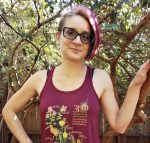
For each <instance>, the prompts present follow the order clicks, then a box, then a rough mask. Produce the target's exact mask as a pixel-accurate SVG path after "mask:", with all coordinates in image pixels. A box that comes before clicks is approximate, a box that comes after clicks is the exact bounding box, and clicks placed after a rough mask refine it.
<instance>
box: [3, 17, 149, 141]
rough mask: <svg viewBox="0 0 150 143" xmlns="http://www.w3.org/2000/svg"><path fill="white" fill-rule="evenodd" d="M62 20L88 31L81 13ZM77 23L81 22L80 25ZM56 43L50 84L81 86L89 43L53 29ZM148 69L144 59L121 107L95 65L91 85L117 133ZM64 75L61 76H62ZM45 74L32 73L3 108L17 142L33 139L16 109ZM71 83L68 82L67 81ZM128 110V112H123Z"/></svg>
mask: <svg viewBox="0 0 150 143" xmlns="http://www.w3.org/2000/svg"><path fill="white" fill-rule="evenodd" d="M68 19H69V20H66V21H65V26H66V27H71V28H74V29H76V30H77V32H78V33H81V32H83V31H86V32H90V26H89V23H88V22H87V21H86V20H85V19H84V18H82V17H81V16H73V17H70V18H68ZM79 25H80V26H79ZM56 43H57V44H58V46H59V47H60V49H61V57H62V60H61V63H62V64H61V65H59V66H57V67H56V69H55V71H54V75H53V84H54V86H55V87H56V88H58V89H59V90H63V91H71V90H74V89H77V88H78V87H80V86H81V85H82V83H83V81H84V78H85V74H86V70H87V67H86V65H84V64H83V62H84V58H85V56H86V54H87V52H88V48H89V45H87V44H83V43H82V42H81V40H80V37H79V36H77V37H76V39H74V40H69V39H66V38H65V37H63V34H62V33H59V32H57V33H56ZM149 70H150V62H149V61H147V62H145V63H144V64H143V65H142V66H141V68H140V69H139V71H138V72H137V74H136V76H135V77H134V78H133V80H132V82H131V83H130V85H129V86H128V90H127V94H126V98H125V100H124V103H123V104H122V106H121V108H120V109H119V107H118V104H117V102H116V100H115V97H114V92H113V86H112V82H111V79H110V77H109V75H108V74H107V73H106V72H105V71H103V70H100V69H95V71H94V75H93V85H94V89H95V91H96V93H97V96H98V98H99V101H100V103H101V107H102V109H103V112H104V114H105V116H106V118H107V120H108V122H109V124H110V126H111V127H112V129H113V130H114V131H116V132H118V133H124V131H125V130H126V128H127V126H128V124H129V122H130V121H131V119H132V117H133V114H134V111H135V108H136V104H137V101H138V98H139V93H140V88H141V86H142V85H143V83H144V81H145V80H146V75H147V72H148V71H149ZM62 75H63V76H62ZM46 78H47V71H46V70H42V71H39V72H37V73H36V74H34V75H33V76H31V77H30V78H29V79H28V80H27V82H26V83H25V84H24V85H23V86H22V87H21V88H20V90H18V91H17V92H16V93H15V94H14V95H13V96H12V98H11V99H10V100H9V101H8V102H7V103H6V105H5V107H4V108H3V112H2V113H3V116H4V119H5V121H6V123H7V125H8V127H9V128H10V130H11V131H12V133H13V134H14V135H15V136H16V138H17V139H18V141H19V142H20V143H32V141H31V139H30V138H29V137H28V135H27V133H26V132H25V130H24V128H23V127H22V124H21V122H20V120H19V119H18V118H17V115H16V113H17V112H19V111H20V110H21V109H22V108H23V107H24V106H25V104H26V103H27V102H28V101H29V100H30V99H31V98H33V97H36V96H40V93H41V91H42V89H43V87H44V84H45V81H46ZM70 83H71V84H70ZM125 113H128V116H127V115H126V114H125Z"/></svg>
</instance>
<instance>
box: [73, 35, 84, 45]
mask: <svg viewBox="0 0 150 143" xmlns="http://www.w3.org/2000/svg"><path fill="white" fill-rule="evenodd" d="M73 43H76V44H82V41H81V38H80V36H79V35H78V36H77V37H76V38H75V39H74V40H73Z"/></svg>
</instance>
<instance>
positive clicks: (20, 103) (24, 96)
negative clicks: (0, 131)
mask: <svg viewBox="0 0 150 143" xmlns="http://www.w3.org/2000/svg"><path fill="white" fill-rule="evenodd" d="M42 72H43V71H41V72H38V73H36V74H35V75H33V76H32V77H31V78H29V79H28V81H27V82H26V83H25V84H24V85H23V86H22V87H21V89H20V90H18V91H17V92H16V93H15V94H14V95H13V96H12V97H11V98H10V99H9V101H8V102H7V103H6V105H5V106H4V108H3V111H2V114H3V117H4V120H5V121H6V123H7V126H8V127H9V129H10V130H11V132H12V133H13V135H14V136H15V137H16V138H17V139H18V140H19V142H20V143H32V141H31V140H30V138H29V137H28V135H27V133H26V132H25V130H24V128H23V126H22V124H21V122H20V120H19V119H18V117H17V114H16V113H17V112H19V111H20V110H21V109H22V108H23V107H24V106H25V105H26V103H27V102H28V101H29V100H30V99H31V98H33V97H35V96H37V95H38V91H39V86H40V85H42V84H43V83H42V82H41V77H42V78H43V76H42V75H43V73H42ZM44 74H45V73H44ZM40 75H41V76H40ZM43 81H44V78H43Z"/></svg>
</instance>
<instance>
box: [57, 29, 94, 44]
mask: <svg viewBox="0 0 150 143" xmlns="http://www.w3.org/2000/svg"><path fill="white" fill-rule="evenodd" d="M66 28H69V29H73V30H74V31H75V32H76V33H77V35H75V37H74V38H73V39H72V38H69V37H66V35H65V32H64V31H65V29H66ZM59 31H60V32H61V31H62V32H63V36H64V37H65V38H67V39H70V40H74V39H76V38H77V36H80V40H81V42H82V43H83V44H90V45H92V44H93V42H94V38H93V37H92V36H94V35H92V34H90V33H89V35H90V39H91V41H89V43H86V42H84V41H83V40H82V38H81V36H82V34H83V33H88V32H82V33H78V32H77V31H76V30H75V29H74V28H71V27H63V28H62V30H59Z"/></svg>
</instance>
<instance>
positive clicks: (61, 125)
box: [45, 101, 89, 143]
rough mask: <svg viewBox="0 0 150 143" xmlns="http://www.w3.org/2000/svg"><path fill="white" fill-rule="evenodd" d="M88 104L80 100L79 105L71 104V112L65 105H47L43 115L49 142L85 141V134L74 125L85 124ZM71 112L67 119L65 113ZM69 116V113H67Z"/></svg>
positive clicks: (75, 142)
mask: <svg viewBox="0 0 150 143" xmlns="http://www.w3.org/2000/svg"><path fill="white" fill-rule="evenodd" d="M88 110H89V106H88V101H84V102H81V103H80V104H79V105H73V112H72V113H71V111H69V110H68V107H67V106H65V105H62V106H49V107H48V109H47V112H46V116H45V122H46V130H49V131H50V133H51V136H50V137H46V138H45V140H47V141H48V142H49V143H51V142H52V143H53V142H55V143H83V142H86V139H87V137H86V135H85V134H84V133H83V132H81V131H78V130H75V126H81V127H86V126H87V114H88ZM69 114H71V117H72V118H71V119H69V120H68V118H67V115H69ZM69 116H70V115H69Z"/></svg>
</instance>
